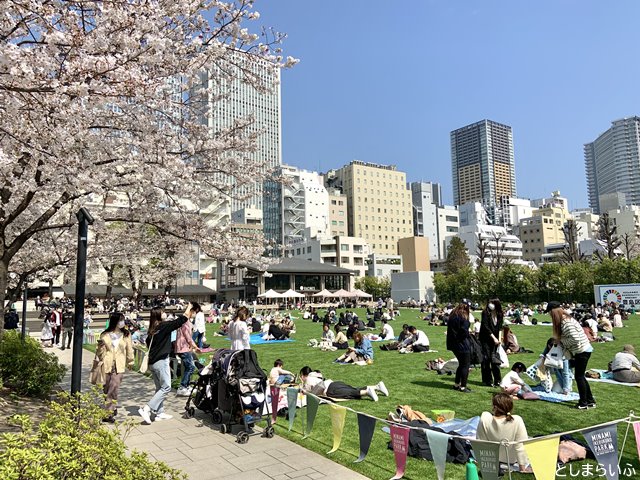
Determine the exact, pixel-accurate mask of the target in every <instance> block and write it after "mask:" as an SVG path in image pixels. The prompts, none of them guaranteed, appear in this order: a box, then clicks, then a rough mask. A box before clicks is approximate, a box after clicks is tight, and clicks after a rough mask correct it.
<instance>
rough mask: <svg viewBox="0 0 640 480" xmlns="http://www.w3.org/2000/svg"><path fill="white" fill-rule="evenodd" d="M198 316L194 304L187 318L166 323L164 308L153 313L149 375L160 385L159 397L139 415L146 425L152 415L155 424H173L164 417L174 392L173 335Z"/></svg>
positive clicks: (150, 325) (148, 343) (139, 410)
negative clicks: (170, 394)
mask: <svg viewBox="0 0 640 480" xmlns="http://www.w3.org/2000/svg"><path fill="white" fill-rule="evenodd" d="M192 316H195V312H192V311H191V304H189V306H188V307H187V309H186V311H185V312H184V315H178V316H177V318H176V319H175V320H165V318H166V317H165V314H164V312H163V311H162V309H161V308H154V309H152V310H151V315H150V319H149V334H148V335H147V346H148V347H149V371H150V372H151V377H152V378H153V381H154V383H155V384H156V393H155V394H154V395H153V397H152V398H151V400H149V402H147V404H146V405H145V406H143V407H140V408H139V409H138V413H139V414H140V416H141V417H142V419H143V420H144V423H146V424H150V423H151V415H152V414H153V415H154V420H156V421H157V420H169V419H171V418H173V417H172V415H167V414H166V413H164V400H165V398H167V395H168V394H169V392H170V391H171V369H170V367H169V354H170V353H171V334H172V332H174V331H175V330H178V329H179V328H180V327H181V326H182V325H183V324H185V323H186V322H187V321H188V320H189V319H190V318H191V317H192Z"/></svg>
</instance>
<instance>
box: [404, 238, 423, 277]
mask: <svg viewBox="0 0 640 480" xmlns="http://www.w3.org/2000/svg"><path fill="white" fill-rule="evenodd" d="M398 253H399V254H400V255H402V264H403V271H405V272H427V271H429V270H430V268H431V267H430V262H429V239H427V238H426V237H407V238H401V239H400V240H398Z"/></svg>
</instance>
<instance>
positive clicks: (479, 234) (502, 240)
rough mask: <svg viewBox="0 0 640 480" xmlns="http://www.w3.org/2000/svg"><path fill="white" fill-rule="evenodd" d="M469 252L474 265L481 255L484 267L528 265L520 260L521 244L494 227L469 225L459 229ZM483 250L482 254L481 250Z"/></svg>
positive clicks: (516, 239)
mask: <svg viewBox="0 0 640 480" xmlns="http://www.w3.org/2000/svg"><path fill="white" fill-rule="evenodd" d="M459 237H460V240H462V241H463V242H464V244H465V246H466V247H467V250H468V251H469V257H470V258H471V260H472V261H473V262H474V263H477V262H476V260H477V259H478V258H479V257H480V256H481V255H483V256H484V263H485V264H486V265H494V264H497V263H500V264H501V265H504V264H505V263H506V262H509V263H512V264H519V265H529V263H528V262H525V261H523V259H522V242H521V241H520V239H519V238H518V237H516V236H515V235H512V234H509V233H508V232H507V229H506V228H504V227H500V226H496V225H469V226H467V227H461V228H460V234H459ZM482 248H484V253H483V252H481V249H482Z"/></svg>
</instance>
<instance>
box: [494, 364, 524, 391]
mask: <svg viewBox="0 0 640 480" xmlns="http://www.w3.org/2000/svg"><path fill="white" fill-rule="evenodd" d="M526 370H527V367H525V365H524V363H522V362H516V363H514V364H513V367H512V368H511V371H510V372H509V373H507V374H506V375H505V376H504V377H503V378H502V382H500V387H502V390H503V391H504V392H505V393H508V394H509V395H522V394H523V393H525V392H530V391H531V387H529V385H527V384H526V382H525V381H524V380H522V379H521V378H520V374H521V373H522V372H524V371H526Z"/></svg>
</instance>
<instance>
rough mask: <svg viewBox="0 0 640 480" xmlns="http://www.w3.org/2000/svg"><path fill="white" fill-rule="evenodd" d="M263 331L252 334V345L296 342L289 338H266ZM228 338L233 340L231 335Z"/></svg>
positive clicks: (250, 341) (250, 338) (250, 340)
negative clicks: (263, 336)
mask: <svg viewBox="0 0 640 480" xmlns="http://www.w3.org/2000/svg"><path fill="white" fill-rule="evenodd" d="M262 335H263V334H262V333H252V334H251V336H250V337H249V343H250V344H251V345H264V344H270V343H287V342H295V340H293V339H291V338H289V339H287V340H264V339H263V338H262ZM227 340H231V339H230V338H229V337H227Z"/></svg>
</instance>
